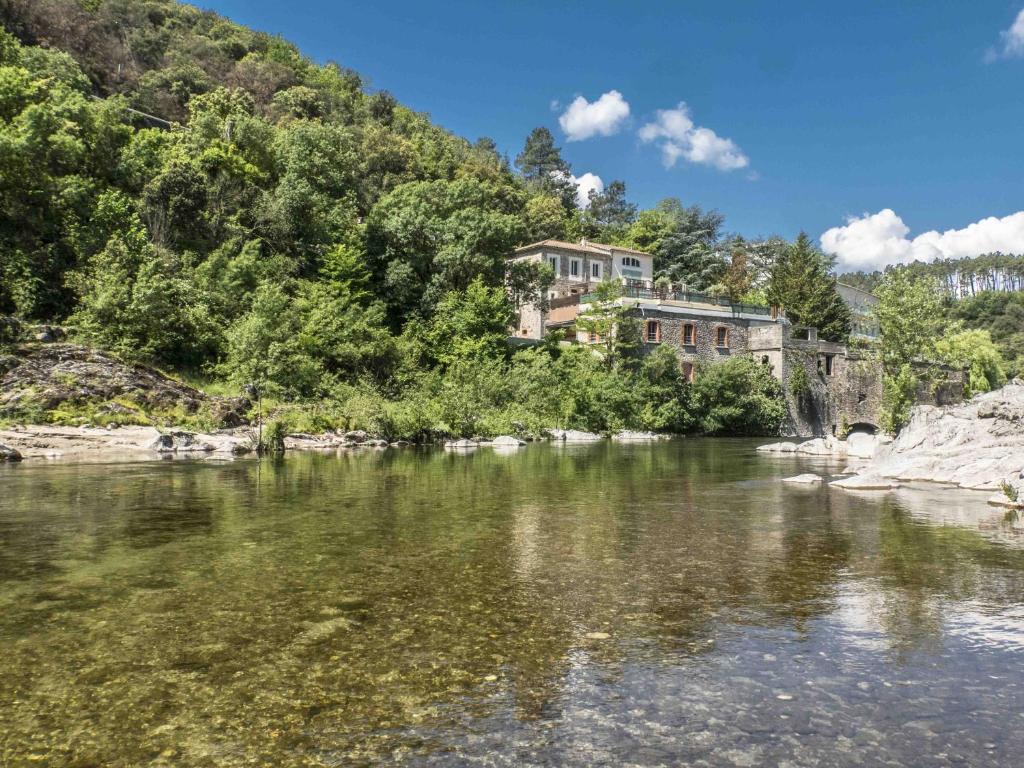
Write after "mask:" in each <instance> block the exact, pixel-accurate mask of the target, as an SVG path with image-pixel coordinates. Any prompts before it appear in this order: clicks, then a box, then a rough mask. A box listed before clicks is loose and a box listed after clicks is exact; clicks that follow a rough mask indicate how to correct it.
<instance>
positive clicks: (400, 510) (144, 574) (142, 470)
mask: <svg viewBox="0 0 1024 768" xmlns="http://www.w3.org/2000/svg"><path fill="white" fill-rule="evenodd" d="M753 446H754V443H751V442H747V441H728V440H678V441H672V442H667V443H661V444H657V445H653V446H648V445H636V446H628V445H625V446H624V445H614V444H604V443H603V444H598V445H587V446H575V447H574V446H566V447H557V446H551V445H533V446H528V447H526V448H523V449H520V450H519V451H517V452H515V453H513V454H511V455H502V454H499V453H496V452H495V451H493V450H491V449H480V450H478V451H476V452H474V453H471V454H468V455H467V454H452V453H445V452H442V451H437V450H430V451H428V450H415V449H402V450H395V449H390V450H387V451H374V452H369V451H367V452H361V453H349V454H341V455H335V454H329V455H311V454H290V455H288V456H287V457H286V458H284V459H282V460H264V461H262V462H259V461H256V460H243V461H235V462H230V463H214V462H205V461H196V462H188V461H163V462H157V461H154V462H142V463H136V464H108V465H99V464H77V465H76V464H56V463H54V464H43V463H40V462H31V463H29V462H26V463H24V464H23V465H21V466H12V467H0V764H2V765H4V766H20V765H40V764H43V765H55V766H64V765H67V766H143V765H167V766H242V765H260V766H264V765H265V766H321V765H328V766H331V765H338V766H342V765H345V766H347V765H378V764H403V765H445V766H449V765H454V766H458V765H496V766H506V765H507V766H530V765H542V766H562V765H568V766H596V765H608V766H620V765H623V766H630V765H632V766H674V765H680V764H687V765H711V766H734V765H735V766H754V765H771V766H786V765H789V766H812V765H829V766H831V765H835V766H840V765H843V766H845V765H872V766H874V765H893V766H896V765H913V766H945V765H969V766H989V765H991V766H997V765H998V766H1019V765H1021V760H1022V759H1024V758H1022V755H1024V548H1022V545H1024V535H1022V532H1021V529H1020V528H1019V527H1018V526H1019V524H1016V523H1014V522H1013V521H1008V520H1006V519H1004V516H1003V514H1002V513H1001V512H998V511H994V510H993V508H991V507H987V506H986V505H985V503H984V502H985V498H986V496H985V495H984V494H980V495H979V494H971V493H967V492H955V493H951V492H945V493H944V492H940V491H936V490H927V489H925V490H906V489H901V490H900V491H897V492H893V493H888V494H881V493H873V494H861V495H856V494H853V493H850V492H844V491H840V490H838V489H829V488H828V487H827V486H821V487H810V488H808V487H801V486H792V485H786V484H782V483H781V482H779V481H780V479H781V478H782V477H786V476H789V475H794V474H797V473H799V472H804V471H818V472H827V471H830V470H831V471H838V470H839V467H837V466H834V465H828V464H826V463H821V460H812V459H796V458H794V457H792V456H789V457H769V456H763V455H758V454H756V453H755V452H754V451H753ZM815 461H817V462H818V463H815Z"/></svg>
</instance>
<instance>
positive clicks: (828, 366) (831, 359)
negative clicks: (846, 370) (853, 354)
mask: <svg viewBox="0 0 1024 768" xmlns="http://www.w3.org/2000/svg"><path fill="white" fill-rule="evenodd" d="M835 362H836V356H835V355H825V375H826V376H832V375H833V371H834V370H835Z"/></svg>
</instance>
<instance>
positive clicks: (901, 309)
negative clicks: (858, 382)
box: [873, 267, 943, 433]
mask: <svg viewBox="0 0 1024 768" xmlns="http://www.w3.org/2000/svg"><path fill="white" fill-rule="evenodd" d="M875 295H876V296H877V297H878V299H879V301H878V304H877V305H875V307H874V310H873V311H874V314H875V317H876V318H877V319H878V324H879V330H880V332H881V336H882V343H881V350H882V367H883V371H884V373H883V377H884V378H883V392H882V426H883V428H884V429H885V430H886V431H887V432H891V433H895V432H897V431H899V429H900V428H901V427H902V426H903V425H904V424H905V423H906V420H907V418H908V416H909V414H910V407H911V406H912V405H913V403H914V400H915V398H916V395H917V388H918V385H919V380H918V376H917V373H916V371H915V366H914V363H915V362H918V363H927V362H929V361H934V360H935V359H936V349H935V343H936V341H937V340H938V338H939V336H940V330H941V326H942V320H943V313H942V298H941V294H940V293H939V289H938V284H937V283H936V282H935V280H933V279H931V278H924V279H919V278H915V277H914V276H913V275H912V273H911V271H910V270H909V269H908V268H906V267H898V268H895V269H892V270H890V271H888V272H887V273H886V275H885V278H884V279H883V280H882V282H881V283H880V284H879V285H878V287H877V288H876V289H875Z"/></svg>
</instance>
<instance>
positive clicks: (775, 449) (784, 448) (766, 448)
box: [757, 443, 798, 453]
mask: <svg viewBox="0 0 1024 768" xmlns="http://www.w3.org/2000/svg"><path fill="white" fill-rule="evenodd" d="M797 445H798V443H768V444H767V445H759V446H757V450H759V451H760V452H761V453H796V448H797Z"/></svg>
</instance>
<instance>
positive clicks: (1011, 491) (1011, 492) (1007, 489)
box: [999, 480, 1020, 501]
mask: <svg viewBox="0 0 1024 768" xmlns="http://www.w3.org/2000/svg"><path fill="white" fill-rule="evenodd" d="M999 490H1001V491H1002V492H1003V495H1004V496H1005V497H1006V498H1008V499H1009V500H1010V501H1018V500H1019V498H1020V491H1018V490H1017V488H1016V486H1013V485H1010V484H1009V483H1008V482H1006V481H1005V480H1003V481H1002V482H1000V483H999Z"/></svg>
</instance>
